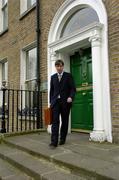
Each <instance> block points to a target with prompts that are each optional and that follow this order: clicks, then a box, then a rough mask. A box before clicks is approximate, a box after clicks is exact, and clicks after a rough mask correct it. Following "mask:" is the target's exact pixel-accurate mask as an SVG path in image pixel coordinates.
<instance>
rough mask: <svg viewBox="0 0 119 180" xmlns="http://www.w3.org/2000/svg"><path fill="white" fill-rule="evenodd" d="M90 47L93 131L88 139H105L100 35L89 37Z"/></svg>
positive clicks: (100, 140)
mask: <svg viewBox="0 0 119 180" xmlns="http://www.w3.org/2000/svg"><path fill="white" fill-rule="evenodd" d="M89 41H90V42H91V49H92V76H93V119H94V121H93V124H94V125H93V131H92V132H91V133H90V140H93V141H99V142H102V141H105V140H106V134H105V130H104V129H105V128H104V116H103V106H102V104H103V84H102V70H101V68H102V58H101V36H100V34H95V35H93V36H91V37H90V38H89Z"/></svg>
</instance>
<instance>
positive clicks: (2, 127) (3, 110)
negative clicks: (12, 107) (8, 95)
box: [0, 86, 6, 133]
mask: <svg viewBox="0 0 119 180" xmlns="http://www.w3.org/2000/svg"><path fill="white" fill-rule="evenodd" d="M1 89H2V91H3V102H2V121H1V131H0V132H1V133H6V127H5V92H6V87H5V86H2V88H1Z"/></svg>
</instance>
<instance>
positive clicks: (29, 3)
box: [27, 0, 36, 9]
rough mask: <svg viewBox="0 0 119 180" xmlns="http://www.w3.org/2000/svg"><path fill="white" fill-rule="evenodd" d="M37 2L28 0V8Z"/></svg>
mask: <svg viewBox="0 0 119 180" xmlns="http://www.w3.org/2000/svg"><path fill="white" fill-rule="evenodd" d="M35 3H36V0H27V9H29V8H30V7H31V6H32V5H33V4H35Z"/></svg>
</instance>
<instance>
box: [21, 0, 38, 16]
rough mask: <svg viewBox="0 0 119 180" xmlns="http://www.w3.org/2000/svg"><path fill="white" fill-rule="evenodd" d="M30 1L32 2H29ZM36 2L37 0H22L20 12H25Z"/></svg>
mask: <svg viewBox="0 0 119 180" xmlns="http://www.w3.org/2000/svg"><path fill="white" fill-rule="evenodd" d="M29 2H30V3H29ZM35 4H36V0H20V14H23V13H24V12H26V11H27V10H28V9H30V8H32V6H34V5H35Z"/></svg>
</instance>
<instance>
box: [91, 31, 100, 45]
mask: <svg viewBox="0 0 119 180" xmlns="http://www.w3.org/2000/svg"><path fill="white" fill-rule="evenodd" d="M89 42H91V43H92V47H96V46H100V44H101V37H100V35H98V34H96V35H93V36H91V37H90V38H89Z"/></svg>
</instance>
